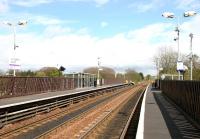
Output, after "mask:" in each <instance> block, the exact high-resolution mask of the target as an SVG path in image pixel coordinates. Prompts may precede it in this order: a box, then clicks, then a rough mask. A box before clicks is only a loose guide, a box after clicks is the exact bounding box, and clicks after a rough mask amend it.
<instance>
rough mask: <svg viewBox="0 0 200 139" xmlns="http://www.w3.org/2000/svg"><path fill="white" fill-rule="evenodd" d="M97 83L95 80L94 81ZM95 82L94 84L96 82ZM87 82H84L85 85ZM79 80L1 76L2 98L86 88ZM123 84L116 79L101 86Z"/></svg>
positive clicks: (108, 80)
mask: <svg viewBox="0 0 200 139" xmlns="http://www.w3.org/2000/svg"><path fill="white" fill-rule="evenodd" d="M94 81H95V80H94ZM94 81H93V82H94ZM84 82H85V80H83V83H84ZM83 83H82V85H81V86H80V81H79V80H78V79H77V78H69V77H5V76H0V98H5V97H15V96H25V95H30V94H38V93H44V92H53V91H64V90H71V89H75V88H80V87H81V88H82V87H90V86H95V85H94V83H92V84H91V83H90V84H89V86H86V85H84V84H83ZM117 83H123V81H120V80H116V79H107V80H105V81H104V83H103V84H101V85H109V84H117Z"/></svg>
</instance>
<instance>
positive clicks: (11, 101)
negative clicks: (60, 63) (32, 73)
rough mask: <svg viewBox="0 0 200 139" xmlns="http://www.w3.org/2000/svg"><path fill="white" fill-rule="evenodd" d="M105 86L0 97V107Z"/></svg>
mask: <svg viewBox="0 0 200 139" xmlns="http://www.w3.org/2000/svg"><path fill="white" fill-rule="evenodd" d="M107 86H108V85H105V86H99V87H85V88H77V89H73V90H66V91H55V92H46V93H40V94H33V95H27V96H19V97H11V98H3V99H0V108H5V107H9V106H13V105H18V104H22V103H29V102H33V101H37V100H41V99H48V98H53V97H58V96H62V95H67V94H68V95H70V94H74V93H79V92H82V91H89V90H94V89H100V88H104V87H107Z"/></svg>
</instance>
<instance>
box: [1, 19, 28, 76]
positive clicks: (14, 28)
mask: <svg viewBox="0 0 200 139" xmlns="http://www.w3.org/2000/svg"><path fill="white" fill-rule="evenodd" d="M3 23H4V24H5V25H8V26H10V27H12V29H13V44H14V45H13V46H14V57H13V59H15V53H16V52H15V51H16V48H17V47H18V46H17V45H16V26H24V25H26V24H27V21H19V22H18V23H17V24H12V23H10V22H7V21H4V22H3ZM13 76H16V74H15V66H14V69H13Z"/></svg>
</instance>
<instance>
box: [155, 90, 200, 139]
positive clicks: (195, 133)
mask: <svg viewBox="0 0 200 139" xmlns="http://www.w3.org/2000/svg"><path fill="white" fill-rule="evenodd" d="M151 91H152V93H153V96H154V98H155V100H156V103H157V104H158V106H159V109H160V111H161V113H162V115H163V117H164V120H165V122H166V125H167V128H168V130H169V132H170V136H171V138H173V139H180V138H183V139H200V130H199V129H197V128H196V127H195V126H193V125H192V124H191V123H190V122H189V121H188V120H187V119H186V118H185V116H184V115H183V114H182V113H181V111H179V110H178V109H177V108H176V107H175V106H174V105H173V104H171V103H170V102H169V101H168V100H167V99H166V97H165V96H164V95H163V94H162V93H161V92H160V91H158V90H156V89H152V90H151Z"/></svg>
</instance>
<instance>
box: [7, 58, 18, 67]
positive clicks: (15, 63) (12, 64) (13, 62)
mask: <svg viewBox="0 0 200 139" xmlns="http://www.w3.org/2000/svg"><path fill="white" fill-rule="evenodd" d="M20 67H21V64H20V60H19V58H10V60H9V69H20Z"/></svg>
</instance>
